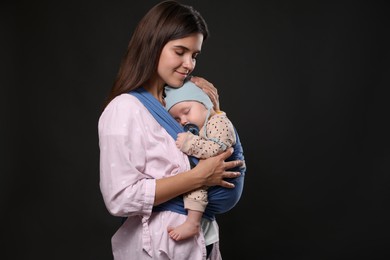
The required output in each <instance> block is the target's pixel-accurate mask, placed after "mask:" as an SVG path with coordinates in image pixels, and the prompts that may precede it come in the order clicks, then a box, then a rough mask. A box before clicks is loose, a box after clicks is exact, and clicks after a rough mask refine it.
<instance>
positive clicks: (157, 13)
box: [104, 1, 209, 107]
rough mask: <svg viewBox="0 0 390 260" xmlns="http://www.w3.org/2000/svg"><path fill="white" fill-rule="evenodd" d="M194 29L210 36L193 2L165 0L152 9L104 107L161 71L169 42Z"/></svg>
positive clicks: (131, 44)
mask: <svg viewBox="0 0 390 260" xmlns="http://www.w3.org/2000/svg"><path fill="white" fill-rule="evenodd" d="M193 33H201V34H203V40H206V39H207V38H208V36H209V31H208V27H207V24H206V22H205V20H204V19H203V17H202V16H201V14H200V13H199V12H198V11H197V10H195V9H194V8H193V7H192V6H188V5H184V4H180V3H178V2H177V1H163V2H160V3H159V4H157V5H155V6H154V7H152V9H150V10H149V11H148V12H147V13H146V15H145V16H144V17H143V18H142V19H141V21H140V22H139V23H138V25H137V27H136V28H135V30H134V33H133V35H132V37H131V39H130V42H129V45H128V47H127V51H126V54H125V55H124V57H123V59H122V62H121V65H120V67H119V72H118V74H117V77H116V79H115V81H114V84H113V86H112V88H111V91H110V93H109V95H108V97H107V99H106V101H105V104H104V107H105V106H107V104H108V103H110V101H111V100H113V99H114V98H115V97H116V96H118V95H120V94H123V93H126V92H129V91H130V90H133V89H136V88H138V87H140V86H142V85H143V84H144V83H145V82H146V81H147V80H148V79H150V78H151V77H152V76H153V75H154V73H155V72H156V71H157V66H158V61H159V58H160V54H161V51H162V49H163V47H164V46H165V44H166V43H167V42H169V41H171V40H176V39H181V38H185V37H187V36H189V35H191V34H193Z"/></svg>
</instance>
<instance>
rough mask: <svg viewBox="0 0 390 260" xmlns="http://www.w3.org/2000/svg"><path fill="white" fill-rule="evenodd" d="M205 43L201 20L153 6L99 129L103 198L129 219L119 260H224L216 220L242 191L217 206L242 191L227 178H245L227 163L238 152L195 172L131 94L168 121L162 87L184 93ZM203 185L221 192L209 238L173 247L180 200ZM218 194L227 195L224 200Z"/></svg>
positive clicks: (206, 232)
mask: <svg viewBox="0 0 390 260" xmlns="http://www.w3.org/2000/svg"><path fill="white" fill-rule="evenodd" d="M207 36H208V29H207V25H206V23H205V21H204V20H203V18H202V17H201V15H200V14H199V13H198V12H197V11H196V10H194V9H193V8H192V7H189V6H185V5H182V4H179V3H177V2H176V1H165V2H161V3H159V4H157V5H156V6H154V7H153V8H152V9H151V10H150V11H149V12H148V13H147V14H146V15H145V16H144V17H143V18H142V19H141V21H140V23H139V24H138V26H137V28H136V29H135V31H134V33H133V35H132V38H131V40H130V43H129V45H128V50H127V53H126V55H125V56H124V59H123V61H122V64H121V66H120V69H119V72H118V76H117V79H116V81H115V83H114V85H113V87H112V89H111V92H110V94H109V96H108V99H107V102H106V106H105V108H104V111H103V112H102V114H101V116H100V118H99V125H98V128H99V147H100V189H101V192H102V195H103V199H104V202H105V205H106V207H107V209H108V211H109V212H110V213H111V214H112V215H114V216H120V217H126V220H125V222H124V223H123V224H122V226H121V227H120V228H119V229H118V231H117V232H116V233H115V234H114V236H113V238H112V250H113V255H114V259H116V260H118V259H126V260H128V259H136V260H142V259H194V260H195V259H196V260H198V259H206V257H207V259H213V260H214V259H221V255H220V251H219V246H218V245H219V236H218V224H217V222H216V221H215V218H213V214H217V213H220V212H223V211H226V210H228V209H229V208H230V207H232V206H233V205H234V203H235V202H236V201H237V199H238V198H239V195H240V193H238V195H237V192H236V193H235V196H236V197H235V198H234V200H235V202H233V203H231V204H230V205H225V206H222V207H219V204H220V202H221V201H222V199H221V198H223V197H224V196H225V197H229V196H231V194H233V193H230V192H228V191H231V190H236V188H237V184H238V185H239V186H240V188H242V182H236V183H235V184H233V183H232V182H229V181H228V179H229V180H230V179H232V180H236V179H240V178H236V177H238V176H240V173H239V172H234V171H232V169H233V168H234V167H237V166H241V165H243V161H242V160H232V161H229V159H228V158H229V157H230V156H231V155H232V153H233V149H229V150H228V151H226V152H224V153H222V154H221V155H219V156H216V157H212V158H209V159H204V160H200V161H199V162H198V164H197V165H196V167H194V168H192V169H191V167H190V163H189V160H188V159H189V158H188V156H187V155H185V154H184V153H182V152H181V151H180V150H178V149H177V148H176V145H175V140H174V138H172V136H171V135H170V134H169V131H167V130H166V129H164V127H163V126H162V125H161V124H159V123H158V122H157V121H156V119H155V117H154V116H153V113H151V112H150V110H149V109H148V108H147V106H146V105H145V104H144V103H142V102H141V101H140V100H141V99H139V98H137V96H136V95H133V94H134V93H136V91H139V92H142V93H143V95H144V96H145V97H147V98H148V99H149V100H148V101H149V102H152V103H153V102H154V103H153V105H154V107H155V108H156V109H157V111H158V112H157V115H158V114H160V115H163V112H160V110H159V109H160V107H161V110H162V111H164V112H165V113H167V112H166V111H165V109H164V104H165V103H164V94H163V90H164V86H165V85H166V84H168V85H170V86H173V87H181V86H182V84H183V82H184V80H185V79H186V78H187V77H188V76H189V75H190V73H191V72H192V71H193V70H194V68H195V62H196V56H197V55H198V54H199V53H200V51H201V47H202V43H203V41H204V40H205V39H206V38H207ZM192 81H193V82H194V83H195V84H197V85H198V86H199V87H201V88H202V89H204V91H205V92H207V93H208V94H209V95H210V97H211V98H212V99H213V100H214V103H215V105H216V107H217V108H218V94H217V91H216V89H215V88H214V87H213V85H212V84H211V83H209V82H208V81H206V80H204V79H203V78H199V77H194V78H193V79H192ZM132 93H133V94H132ZM137 93H138V92H137ZM155 103H157V105H156V104H155ZM167 114H168V113H167ZM168 115H169V114H168ZM240 177H241V176H240ZM204 185H206V186H214V187H215V194H216V195H215V196H214V197H215V198H216V199H215V200H214V202H213V199H212V197H213V193H212V192H211V194H210V196H211V197H210V202H209V203H210V204H213V203H214V211H213V212H211V213H210V212H209V213H210V214H209V216H210V217H209V218H204V219H203V220H202V231H203V232H202V233H201V234H200V235H199V236H196V237H194V238H193V239H187V240H183V241H180V243H179V242H176V241H174V240H173V239H171V238H170V237H169V235H168V231H167V230H168V227H170V226H177V225H178V224H180V223H182V222H184V220H185V218H186V216H185V215H184V214H185V213H183V212H181V209H180V205H181V204H180V198H181V195H182V194H184V193H186V192H189V191H191V190H194V189H197V188H200V187H202V186H204ZM235 186H236V188H234V187H235ZM212 188H213V187H212ZM233 188H234V189H233ZM218 194H223V195H222V196H220V197H219V199H218V196H217V195H218ZM232 196H233V195H232ZM233 197H234V196H233ZM181 203H182V202H181ZM178 205H179V206H178ZM205 213H206V212H205ZM206 247H207V248H208V249H211V250H209V251H207V250H206Z"/></svg>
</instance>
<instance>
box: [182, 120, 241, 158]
mask: <svg viewBox="0 0 390 260" xmlns="http://www.w3.org/2000/svg"><path fill="white" fill-rule="evenodd" d="M206 129H207V138H206V137H205V136H204V133H203V131H204V128H202V129H201V131H200V136H197V135H194V134H192V133H191V132H186V133H180V134H179V135H178V138H177V140H176V145H177V147H178V148H179V149H180V150H181V151H182V152H184V153H186V154H188V155H192V156H195V157H197V158H209V157H212V156H215V155H218V154H220V153H221V152H223V151H225V150H226V149H227V148H229V147H231V146H232V145H233V144H235V142H236V135H235V131H234V128H233V125H232V123H231V122H230V120H229V119H228V118H227V117H226V115H225V113H221V114H217V115H215V116H213V117H211V118H210V120H209V121H208V122H207V126H206Z"/></svg>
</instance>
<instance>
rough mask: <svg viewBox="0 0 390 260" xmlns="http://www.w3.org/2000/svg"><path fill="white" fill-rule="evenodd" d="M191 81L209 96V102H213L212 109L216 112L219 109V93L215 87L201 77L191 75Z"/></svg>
mask: <svg viewBox="0 0 390 260" xmlns="http://www.w3.org/2000/svg"><path fill="white" fill-rule="evenodd" d="M191 81H192V82H193V83H195V85H197V86H198V87H199V88H201V89H202V90H203V91H204V92H205V93H206V94H207V95H208V96H209V97H210V99H211V102H213V105H214V110H215V111H217V112H218V111H220V109H219V95H218V90H217V88H215V87H214V85H213V84H212V83H211V82H209V81H207V80H205V79H204V78H202V77H196V76H192V77H191Z"/></svg>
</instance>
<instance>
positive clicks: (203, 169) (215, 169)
mask: <svg viewBox="0 0 390 260" xmlns="http://www.w3.org/2000/svg"><path fill="white" fill-rule="evenodd" d="M232 153H233V148H229V149H227V150H226V151H225V152H223V153H221V154H220V155H217V156H214V157H211V158H208V159H202V160H199V163H198V164H197V166H196V167H195V168H196V170H198V171H199V174H202V175H203V176H204V178H205V180H204V185H206V186H215V185H219V186H222V187H225V188H234V184H232V183H230V182H228V181H226V180H224V179H225V178H236V177H238V176H240V172H232V171H227V170H228V169H232V168H234V167H237V166H241V165H243V161H240V160H236V161H229V162H225V160H226V159H227V158H229V156H230V155H232Z"/></svg>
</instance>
